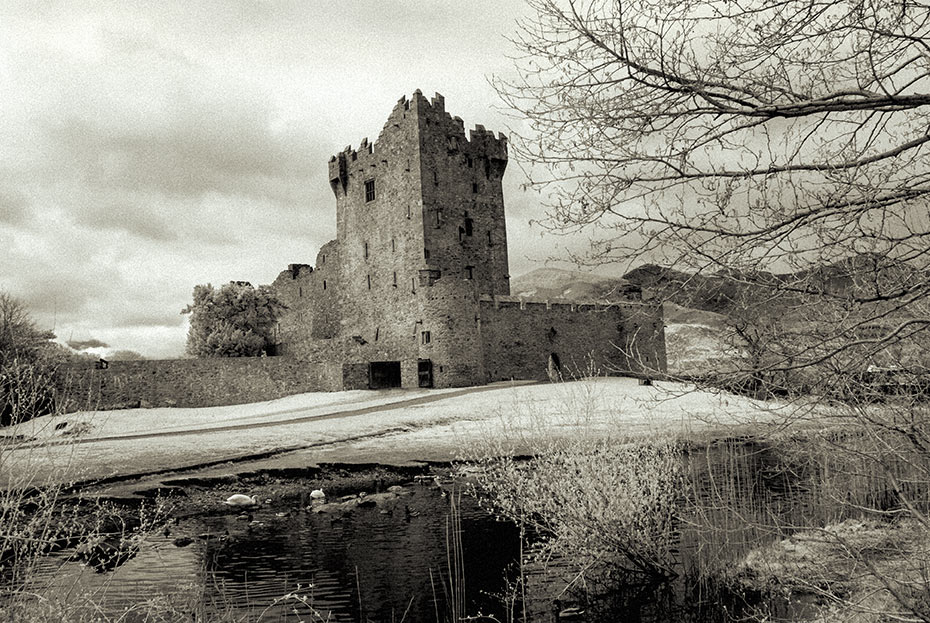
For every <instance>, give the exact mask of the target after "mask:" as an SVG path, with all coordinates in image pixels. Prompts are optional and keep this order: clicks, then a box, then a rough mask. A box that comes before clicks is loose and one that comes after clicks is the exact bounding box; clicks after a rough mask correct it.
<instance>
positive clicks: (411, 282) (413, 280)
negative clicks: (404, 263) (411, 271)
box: [410, 277, 417, 294]
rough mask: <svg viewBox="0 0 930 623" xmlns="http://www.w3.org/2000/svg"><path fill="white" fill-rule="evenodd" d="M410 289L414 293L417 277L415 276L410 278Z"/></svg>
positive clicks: (415, 291)
mask: <svg viewBox="0 0 930 623" xmlns="http://www.w3.org/2000/svg"><path fill="white" fill-rule="evenodd" d="M410 291H411V292H413V293H414V294H416V293H417V278H416V277H411V278H410Z"/></svg>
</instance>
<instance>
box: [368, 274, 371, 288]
mask: <svg viewBox="0 0 930 623" xmlns="http://www.w3.org/2000/svg"><path fill="white" fill-rule="evenodd" d="M368 289H369V290H371V275H368Z"/></svg>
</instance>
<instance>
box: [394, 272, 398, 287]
mask: <svg viewBox="0 0 930 623" xmlns="http://www.w3.org/2000/svg"><path fill="white" fill-rule="evenodd" d="M393 285H394V287H395V288H396V287H397V271H396V270H395V271H394V284H393Z"/></svg>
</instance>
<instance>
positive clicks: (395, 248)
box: [391, 238, 397, 253]
mask: <svg viewBox="0 0 930 623" xmlns="http://www.w3.org/2000/svg"><path fill="white" fill-rule="evenodd" d="M396 250H397V246H396V245H395V244H394V239H393V238H391V253H393V252H394V251H396Z"/></svg>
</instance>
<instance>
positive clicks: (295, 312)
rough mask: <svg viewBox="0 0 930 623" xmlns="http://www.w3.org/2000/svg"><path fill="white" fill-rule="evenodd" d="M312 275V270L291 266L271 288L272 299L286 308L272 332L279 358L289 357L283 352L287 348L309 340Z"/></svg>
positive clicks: (311, 324) (312, 289)
mask: <svg viewBox="0 0 930 623" xmlns="http://www.w3.org/2000/svg"><path fill="white" fill-rule="evenodd" d="M313 273H314V270H313V267H311V266H309V265H307V264H291V265H290V266H288V267H287V270H284V271H281V273H280V274H279V275H278V276H277V278H276V279H275V280H274V282H273V283H272V284H271V288H272V290H273V291H274V293H275V296H277V297H278V300H280V301H281V302H282V303H284V305H286V306H287V309H286V310H285V311H284V312H283V313H282V314H281V316H280V318H279V319H278V323H277V326H276V328H275V342H276V348H277V350H278V354H279V355H285V354H292V353H288V352H287V349H288V346H289V345H292V344H299V343H302V342H305V341H307V340H309V339H310V338H311V336H312V333H313V327H314V313H313V300H314V298H313V297H314V294H315V291H314V290H315V288H314V286H315V281H316V280H315V279H314V278H313Z"/></svg>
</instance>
